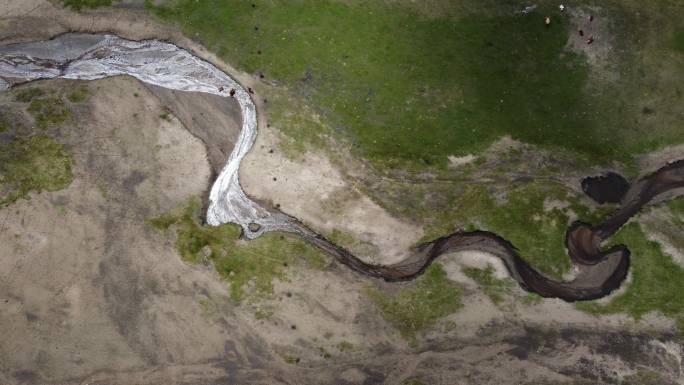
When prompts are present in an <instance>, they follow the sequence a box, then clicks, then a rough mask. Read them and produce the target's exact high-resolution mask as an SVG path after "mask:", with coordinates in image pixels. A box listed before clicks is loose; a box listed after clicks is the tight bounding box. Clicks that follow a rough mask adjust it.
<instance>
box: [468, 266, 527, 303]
mask: <svg viewBox="0 0 684 385" xmlns="http://www.w3.org/2000/svg"><path fill="white" fill-rule="evenodd" d="M463 273H464V274H465V275H466V276H468V277H469V278H471V279H472V280H474V281H475V282H477V283H478V285H480V287H482V290H484V292H485V294H487V296H488V297H489V298H490V299H491V300H492V302H494V303H495V304H497V305H498V304H500V303H502V302H503V301H504V300H505V298H506V295H507V294H508V293H509V292H510V290H511V289H512V288H513V287H514V286H515V285H514V283H513V281H512V280H511V279H508V278H507V279H499V278H496V277H495V276H494V266H492V265H490V264H488V265H487V267H486V268H484V269H478V268H476V267H466V268H463Z"/></svg>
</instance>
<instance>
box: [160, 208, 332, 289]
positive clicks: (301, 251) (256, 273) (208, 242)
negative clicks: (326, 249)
mask: <svg viewBox="0 0 684 385" xmlns="http://www.w3.org/2000/svg"><path fill="white" fill-rule="evenodd" d="M200 208H201V203H200V201H199V199H198V198H193V199H191V200H190V201H188V203H187V204H186V205H185V207H182V208H181V209H179V210H177V211H175V212H172V213H167V214H164V215H161V216H159V217H157V218H154V219H150V220H149V221H148V223H149V224H150V225H151V226H152V227H154V228H156V229H160V230H165V229H170V228H173V229H174V230H175V233H176V248H177V249H178V252H179V254H180V255H181V257H182V258H183V260H185V261H187V262H189V263H193V264H197V263H207V264H212V265H213V266H214V267H215V268H216V271H217V272H218V273H219V275H220V276H221V278H223V279H224V280H226V281H227V282H229V283H230V295H231V298H232V299H233V300H235V301H240V300H242V299H244V298H246V297H249V298H250V299H258V298H262V297H265V296H270V295H272V294H273V280H274V279H280V280H285V279H287V274H286V270H287V267H288V266H299V267H302V266H307V267H310V268H322V267H323V266H324V265H325V263H326V259H325V257H324V256H323V254H322V253H321V252H320V251H318V250H317V249H315V248H314V247H313V246H310V245H308V244H307V243H306V242H304V241H303V240H301V239H298V238H296V237H292V236H288V235H281V234H275V233H269V234H265V235H263V236H261V237H259V238H257V239H255V240H252V241H248V242H245V241H242V240H240V233H241V230H240V227H239V226H237V225H222V226H218V227H211V226H206V225H202V224H200V219H199V210H200Z"/></svg>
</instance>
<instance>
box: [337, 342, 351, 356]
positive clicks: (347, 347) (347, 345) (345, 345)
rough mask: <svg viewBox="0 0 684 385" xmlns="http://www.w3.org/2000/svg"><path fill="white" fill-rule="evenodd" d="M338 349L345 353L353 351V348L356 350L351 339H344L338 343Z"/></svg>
mask: <svg viewBox="0 0 684 385" xmlns="http://www.w3.org/2000/svg"><path fill="white" fill-rule="evenodd" d="M337 349H339V351H341V352H343V353H346V352H351V351H352V350H354V344H352V343H351V342H349V341H342V342H340V343H339V344H337Z"/></svg>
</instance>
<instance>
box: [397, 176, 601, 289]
mask: <svg viewBox="0 0 684 385" xmlns="http://www.w3.org/2000/svg"><path fill="white" fill-rule="evenodd" d="M425 196H429V197H430V198H431V199H425V198H424V197H425ZM401 201H402V202H403V204H401V205H397V206H394V205H393V207H392V208H391V209H392V210H393V211H395V212H397V213H398V214H399V215H400V216H401V217H405V218H417V219H418V220H419V221H420V222H421V223H424V224H426V225H427V226H426V234H425V236H424V238H423V241H430V240H433V239H436V238H438V237H440V236H444V235H445V234H449V233H452V232H454V231H455V230H456V229H465V230H475V229H482V230H488V231H492V232H494V233H496V234H498V235H500V236H502V237H504V238H505V239H507V240H508V241H510V242H512V243H513V245H514V246H515V247H516V248H517V249H518V250H520V253H521V254H522V256H523V258H525V260H527V261H528V262H529V263H530V264H531V265H532V266H534V267H535V269H539V270H540V271H542V272H544V273H546V274H548V275H550V276H553V277H556V278H560V277H561V276H562V275H563V274H564V273H566V272H567V271H568V270H569V269H570V268H571V267H572V264H571V262H570V258H569V257H568V255H567V253H566V250H565V243H564V242H565V232H566V230H567V228H568V225H569V224H570V223H571V222H572V220H573V219H575V218H578V219H580V220H583V221H586V222H589V223H598V222H599V220H600V219H601V218H602V217H603V215H605V212H604V210H608V209H602V210H597V211H592V210H590V209H589V208H588V207H587V206H585V205H583V204H582V203H581V199H580V197H579V196H578V195H576V193H575V192H573V191H572V190H569V189H566V188H565V187H563V186H562V185H560V184H556V183H547V182H517V183H516V182H513V183H511V184H510V185H507V186H506V187H505V188H498V189H497V188H495V187H494V186H491V185H487V184H482V183H480V184H475V183H464V184H462V185H460V186H454V185H451V184H450V185H446V186H440V185H428V186H427V187H425V190H417V191H413V192H412V193H411V194H405V195H404V196H402V199H401ZM554 202H555V203H556V204H554Z"/></svg>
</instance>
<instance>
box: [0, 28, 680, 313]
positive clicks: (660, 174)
mask: <svg viewBox="0 0 684 385" xmlns="http://www.w3.org/2000/svg"><path fill="white" fill-rule="evenodd" d="M117 75H129V76H133V77H135V78H137V79H138V80H140V81H142V82H144V83H149V84H153V85H157V86H160V87H165V88H169V89H173V90H179V91H194V92H205V93H210V94H214V95H219V96H222V97H234V98H235V99H236V100H237V102H238V103H239V105H240V110H241V112H242V122H243V123H242V130H241V132H240V135H239V137H238V139H237V141H236V144H235V147H234V149H233V151H232V153H231V154H230V157H229V158H228V161H227V163H226V165H225V166H224V167H223V170H222V171H221V172H220V173H219V175H218V177H217V179H216V181H215V182H214V184H213V186H212V188H211V192H210V196H209V208H208V211H207V216H206V220H207V223H209V224H210V225H213V226H218V225H221V224H224V223H236V224H238V225H240V226H241V227H242V229H243V232H244V234H245V236H246V237H248V238H250V239H254V238H256V237H258V236H259V235H261V234H263V233H264V232H269V231H285V232H292V233H296V234H299V235H300V236H302V237H303V238H304V239H306V240H307V241H308V242H310V243H312V244H314V245H315V246H317V247H318V248H320V249H322V250H323V251H325V252H326V253H328V254H329V255H331V256H333V257H334V258H336V259H337V260H338V261H339V262H341V263H343V264H345V265H346V266H348V267H350V268H351V269H353V270H355V271H358V272H360V273H362V274H365V275H367V276H371V277H376V278H382V279H385V280H388V281H401V280H409V279H413V278H415V277H416V276H418V275H420V274H421V273H422V272H423V271H424V270H425V269H426V268H427V266H429V265H430V263H432V261H433V260H434V259H435V258H437V257H439V256H440V255H443V254H446V253H452V252H456V251H462V250H479V251H484V252H488V253H490V254H492V255H494V256H496V257H498V258H500V259H501V260H503V261H504V263H505V264H506V267H507V268H508V271H509V272H510V274H511V276H512V278H513V279H515V280H516V281H517V282H518V283H519V284H520V286H521V287H523V288H524V289H525V290H528V291H532V292H535V293H537V294H539V295H541V296H544V297H557V298H561V299H564V300H566V301H578V300H588V299H596V298H600V297H603V296H605V295H607V294H609V293H610V292H611V291H613V290H615V289H617V288H618V287H619V286H620V284H621V283H622V282H623V280H624V279H625V277H626V276H627V273H628V271H629V265H630V252H629V249H628V248H627V247H625V246H615V247H612V248H610V249H608V250H605V251H604V250H602V248H601V246H602V243H603V242H605V241H606V240H608V239H609V238H610V237H611V236H612V235H614V234H615V232H617V231H618V230H619V229H620V228H621V227H622V226H623V225H624V224H625V223H626V222H627V221H628V220H629V219H630V218H631V217H632V216H633V215H635V214H636V213H638V212H639V210H640V209H641V208H642V207H643V206H644V205H646V204H647V203H648V202H650V201H651V200H652V199H653V198H655V197H656V196H658V195H660V194H662V193H664V192H667V191H670V190H672V189H676V188H680V187H684V161H678V162H674V163H671V164H668V165H666V166H664V167H663V168H661V169H660V170H658V171H656V172H655V173H653V174H650V175H648V176H646V177H644V178H642V179H640V180H639V181H637V182H636V183H633V184H632V186H631V187H630V188H629V190H628V191H627V192H626V193H625V194H624V198H623V199H622V206H621V207H620V208H619V209H618V210H617V211H616V212H615V213H613V215H611V216H610V217H609V218H608V219H607V220H606V221H605V222H604V223H602V224H599V225H597V226H591V225H589V224H584V223H575V224H574V225H573V226H571V227H570V229H568V231H567V234H566V246H567V248H568V253H569V255H570V259H571V260H572V262H573V264H574V265H575V267H576V268H577V271H578V273H577V275H576V276H575V278H573V279H572V280H571V281H567V282H563V281H558V280H554V279H551V278H549V277H546V276H544V275H543V274H541V273H539V272H538V271H537V270H535V269H534V268H533V267H531V266H530V265H529V264H528V263H527V262H526V261H525V260H524V259H522V258H521V257H520V255H519V254H518V251H517V250H516V249H515V247H514V246H513V245H512V244H510V243H509V242H508V241H506V240H505V239H503V238H501V237H500V236H498V235H496V234H493V233H490V232H486V231H473V232H457V233H454V234H450V235H447V236H444V237H442V238H439V239H436V240H434V241H432V242H428V243H426V244H424V245H422V246H421V247H419V248H417V249H416V250H414V251H413V253H412V255H411V256H410V257H409V258H407V259H406V260H404V261H401V262H399V263H397V264H394V265H387V266H381V265H371V264H368V263H366V262H364V261H362V260H361V259H359V258H357V257H356V256H354V255H353V254H351V253H350V252H349V251H347V250H346V249H344V248H342V247H339V246H337V245H335V244H334V243H332V242H330V241H329V240H327V239H326V238H324V237H323V236H321V235H320V234H317V233H316V232H314V231H313V230H311V229H309V228H307V227H306V226H304V225H303V224H301V223H300V222H299V221H298V220H297V219H296V218H293V217H290V216H288V215H286V214H283V213H279V212H275V213H273V212H269V211H267V210H266V209H264V208H263V207H261V206H259V205H258V204H257V203H255V202H253V201H252V200H251V199H249V197H247V195H246V194H245V193H244V191H243V190H242V187H241V186H240V181H239V178H238V169H239V167H240V162H241V161H242V159H243V158H244V157H245V155H246V154H247V152H248V151H249V150H250V149H251V147H252V145H253V144H254V140H255V139H256V134H257V131H256V130H257V119H256V108H255V106H254V103H253V102H252V100H251V98H250V95H249V93H248V92H247V91H246V90H245V89H244V88H243V87H242V86H241V85H240V84H238V83H237V82H236V81H235V80H233V79H232V78H231V77H230V76H228V75H227V74H226V73H224V72H223V71H221V70H219V69H218V68H216V67H215V66H214V65H212V64H211V63H209V62H207V61H205V60H202V59H200V58H198V57H196V56H194V55H193V54H191V53H190V52H188V51H186V50H184V49H182V48H179V47H177V46H175V45H173V44H169V43H165V42H161V41H158V40H144V41H131V40H126V39H122V38H120V37H117V36H113V35H93V34H64V35H60V36H58V37H56V38H54V39H52V40H48V41H39V42H31V43H20V44H10V45H5V46H0V91H3V90H7V89H10V88H11V87H13V86H15V85H19V84H23V83H27V82H30V81H33V80H38V79H57V78H63V79H82V80H94V79H101V78H106V77H109V76H117ZM621 195H622V194H621Z"/></svg>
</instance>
